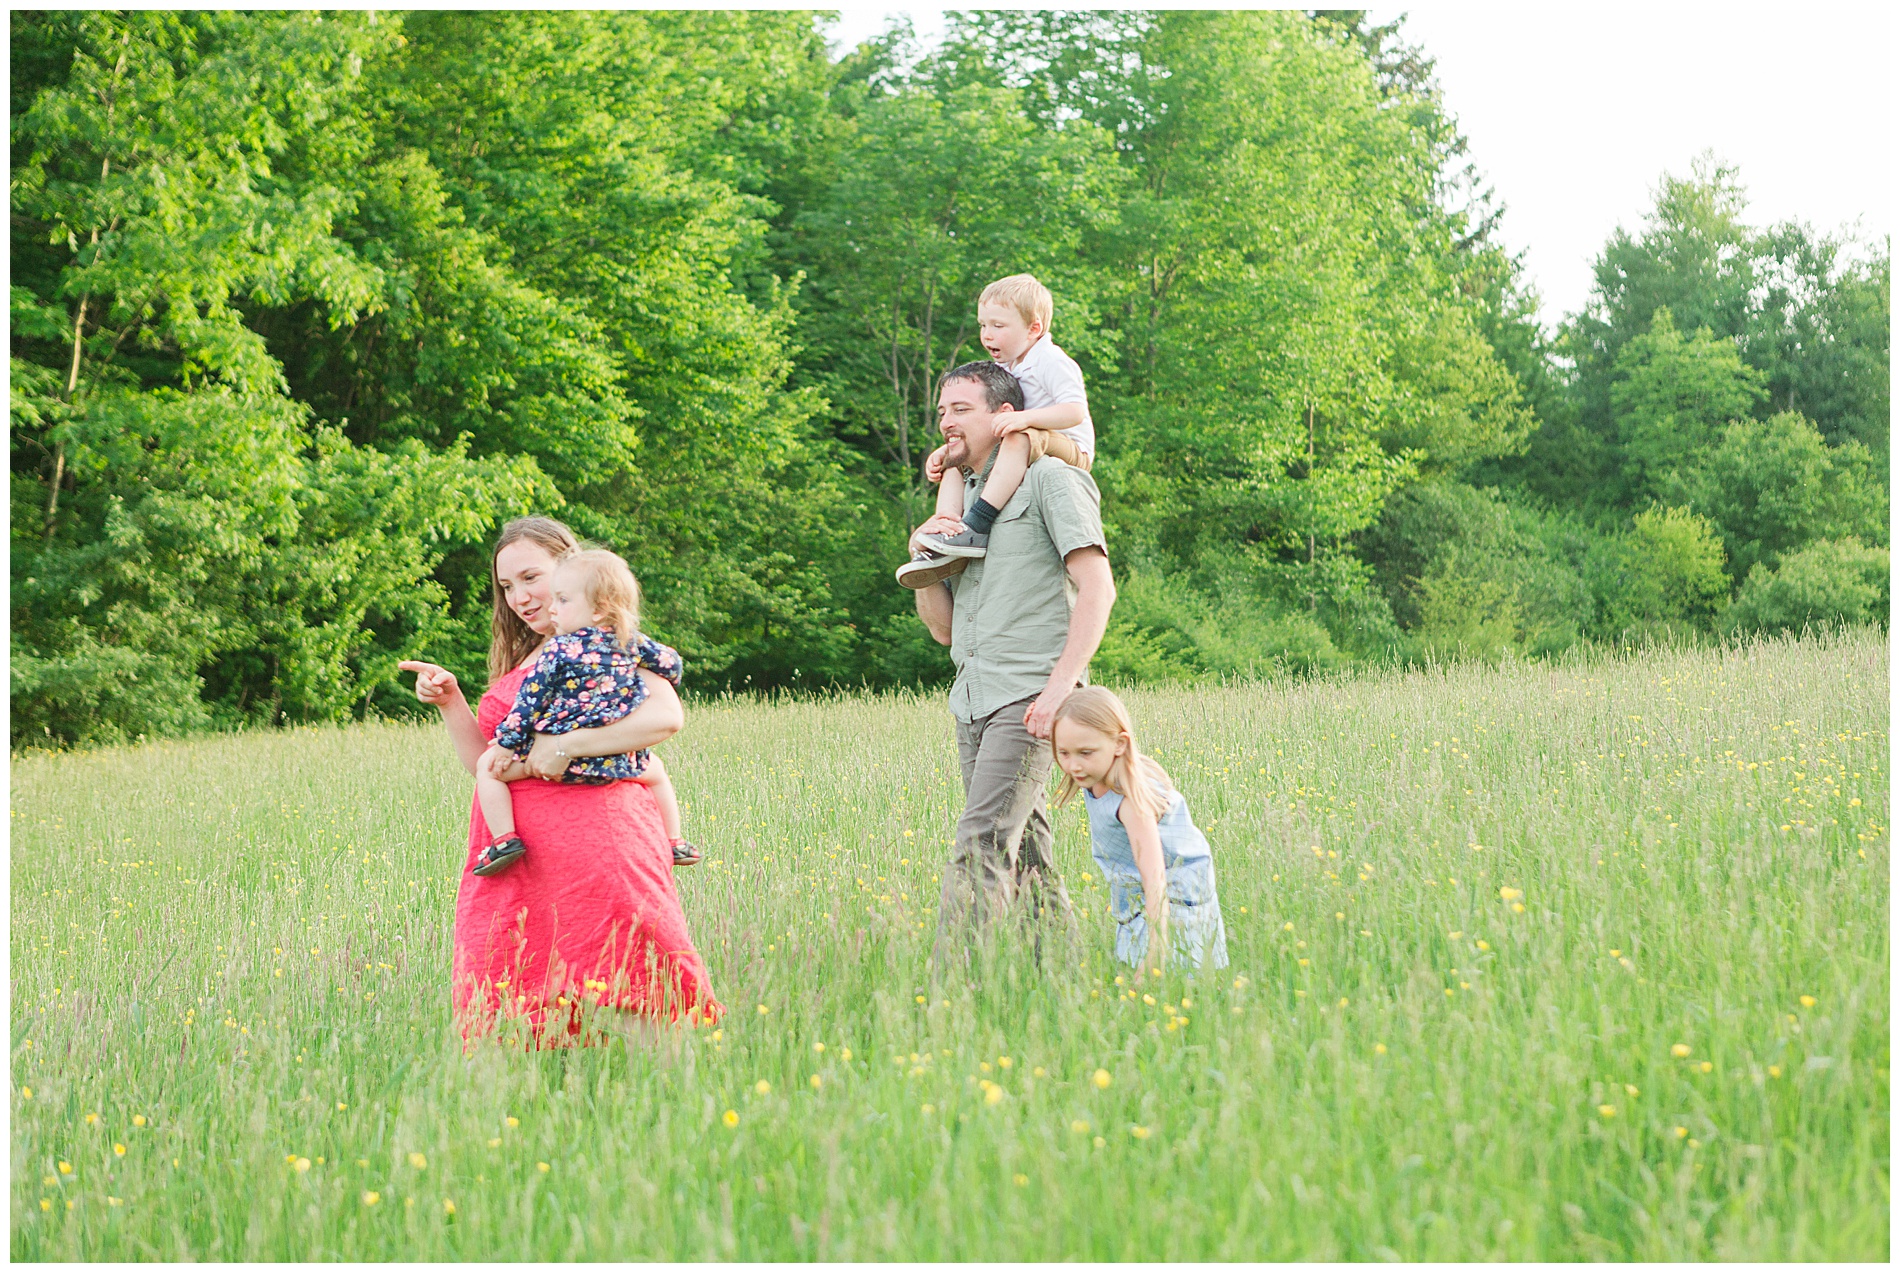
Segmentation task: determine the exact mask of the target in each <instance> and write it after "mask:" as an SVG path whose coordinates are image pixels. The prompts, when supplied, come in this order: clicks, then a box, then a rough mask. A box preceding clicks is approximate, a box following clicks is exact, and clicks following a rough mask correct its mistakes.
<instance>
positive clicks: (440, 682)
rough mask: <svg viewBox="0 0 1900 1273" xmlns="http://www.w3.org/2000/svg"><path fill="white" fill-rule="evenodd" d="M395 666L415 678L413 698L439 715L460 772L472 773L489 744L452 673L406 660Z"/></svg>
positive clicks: (417, 661)
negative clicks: (462, 769)
mask: <svg viewBox="0 0 1900 1273" xmlns="http://www.w3.org/2000/svg"><path fill="white" fill-rule="evenodd" d="M396 666H397V667H399V668H401V669H402V670H403V671H405V672H414V673H415V674H416V697H417V698H418V699H420V700H422V701H423V702H425V703H427V704H428V705H429V706H431V707H433V708H435V709H436V711H438V712H440V713H441V714H442V727H443V728H444V729H446V730H448V731H449V741H450V742H451V743H454V744H455V758H456V759H457V760H459V761H461V762H462V768H464V769H466V770H468V771H469V772H470V773H474V772H475V762H476V761H478V760H480V759H481V758H482V753H483V752H485V751H487V750H488V740H487V739H486V738H483V737H482V730H481V726H479V725H477V724H476V723H475V713H474V712H471V711H470V710H469V709H468V699H466V698H464V697H463V696H462V687H461V686H460V685H459V684H457V683H456V680H455V673H453V672H451V671H449V670H448V669H447V668H445V667H438V666H437V665H436V664H434V663H424V662H422V661H421V660H419V659H405V660H403V661H402V662H401V663H398V664H396Z"/></svg>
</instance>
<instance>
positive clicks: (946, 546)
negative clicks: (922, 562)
mask: <svg viewBox="0 0 1900 1273" xmlns="http://www.w3.org/2000/svg"><path fill="white" fill-rule="evenodd" d="M917 542H918V543H920V544H922V545H923V546H924V547H926V548H928V549H930V550H931V551H932V552H939V553H942V554H943V555H944V556H946V557H982V556H984V555H986V554H987V553H988V552H989V551H990V537H989V536H988V535H979V534H977V533H976V532H975V531H973V530H964V531H958V532H957V533H956V534H954V535H919V536H918V537H917Z"/></svg>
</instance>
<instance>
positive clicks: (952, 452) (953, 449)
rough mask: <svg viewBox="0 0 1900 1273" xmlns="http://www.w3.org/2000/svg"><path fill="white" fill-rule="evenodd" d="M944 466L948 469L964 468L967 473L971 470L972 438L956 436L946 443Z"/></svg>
mask: <svg viewBox="0 0 1900 1273" xmlns="http://www.w3.org/2000/svg"><path fill="white" fill-rule="evenodd" d="M943 466H944V467H945V468H947V469H962V470H963V471H964V472H965V473H967V472H969V471H970V440H969V439H968V438H955V439H953V440H951V441H949V442H946V443H945V444H944V448H943Z"/></svg>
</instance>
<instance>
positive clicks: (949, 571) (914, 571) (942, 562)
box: [897, 552, 970, 589]
mask: <svg viewBox="0 0 1900 1273" xmlns="http://www.w3.org/2000/svg"><path fill="white" fill-rule="evenodd" d="M969 564H970V562H969V559H968V558H965V557H945V556H942V555H940V554H938V553H929V552H920V553H918V554H917V555H916V556H914V557H912V558H911V559H910V560H909V561H907V562H905V563H904V564H903V565H901V566H899V567H898V568H897V582H899V583H901V584H903V585H904V586H905V587H906V588H911V589H918V588H928V587H929V586H930V585H931V584H933V583H942V582H943V581H944V580H945V579H948V578H949V577H950V576H951V575H955V574H961V573H962V572H963V571H964V570H965V569H967V568H968V567H969Z"/></svg>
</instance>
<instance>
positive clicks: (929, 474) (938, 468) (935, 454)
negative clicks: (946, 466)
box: [924, 446, 950, 485]
mask: <svg viewBox="0 0 1900 1273" xmlns="http://www.w3.org/2000/svg"><path fill="white" fill-rule="evenodd" d="M949 449H950V448H949V447H947V446H940V447H938V448H937V449H936V450H934V451H932V452H931V453H930V456H929V458H928V459H926V460H925V461H924V480H925V481H928V482H930V483H932V484H933V485H934V484H936V483H938V482H941V481H943V456H944V452H946V451H948V450H949Z"/></svg>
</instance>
